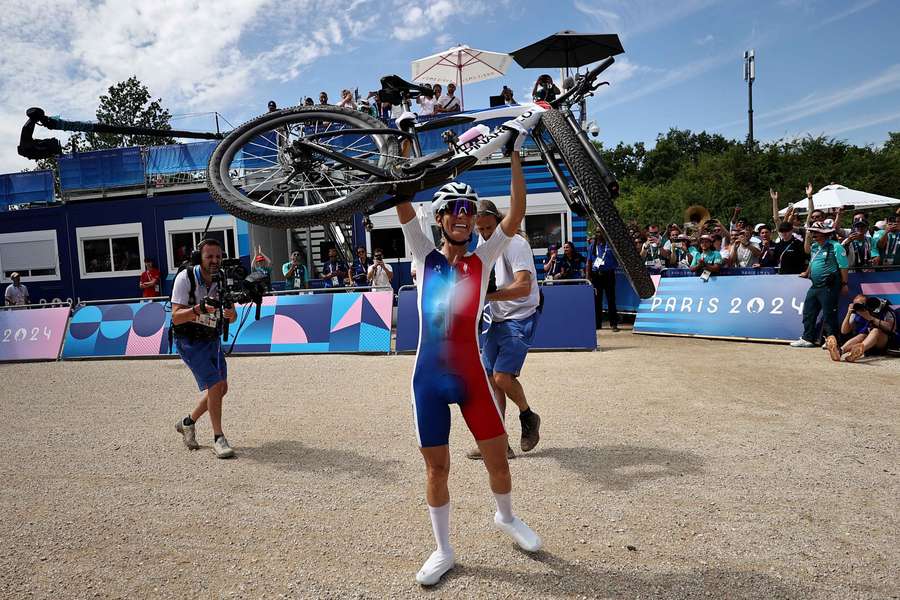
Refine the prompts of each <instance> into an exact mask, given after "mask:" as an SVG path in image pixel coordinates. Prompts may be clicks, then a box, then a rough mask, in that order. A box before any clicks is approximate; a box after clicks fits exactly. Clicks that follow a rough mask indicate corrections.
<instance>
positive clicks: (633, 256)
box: [535, 110, 656, 298]
mask: <svg viewBox="0 0 900 600" xmlns="http://www.w3.org/2000/svg"><path fill="white" fill-rule="evenodd" d="M541 126H542V127H543V128H544V129H545V130H546V131H547V133H548V134H549V135H550V138H551V139H552V140H553V143H554V145H555V146H556V151H557V152H559V154H560V156H561V157H562V159H563V162H564V163H565V164H566V167H567V168H568V170H569V174H570V176H571V177H572V178H573V179H574V180H575V183H576V184H577V186H578V188H579V193H580V194H579V195H580V197H581V199H583V202H584V208H585V210H586V211H587V213H588V215H589V216H590V217H591V218H592V219H593V221H594V222H595V223H596V224H597V226H598V227H600V228H601V229H602V230H603V232H604V233H605V234H606V239H607V241H608V242H609V245H610V246H612V249H613V252H614V253H615V255H616V258H617V259H619V264H620V265H621V266H622V269H623V270H624V271H625V275H626V276H627V277H628V280H629V281H630V282H631V285H632V287H633V288H634V290H635V291H636V292H637V293H638V296H640V297H641V298H649V297H650V296H652V295H653V294H654V293H656V289H655V287H654V285H653V280H652V279H650V273H649V272H648V271H647V267H645V266H644V261H643V259H641V255H640V253H638V251H637V249H636V248H635V247H634V243H633V242H632V240H631V236H630V235H629V234H628V228H627V227H626V226H625V222H624V221H623V220H622V217H621V215H619V211H618V210H616V205H615V204H614V203H613V200H612V198H611V197H610V195H609V190H608V189H607V188H606V186H605V185H604V184H603V181H602V180H601V178H600V176H599V175H598V174H597V171H596V168H595V167H594V164H593V162H592V161H591V158H590V157H589V156H588V154H587V151H586V150H585V149H584V146H582V145H581V142H579V141H578V137H577V136H576V135H575V133H574V132H573V131H572V129H571V127H570V126H569V123H568V122H567V121H566V118H565V117H564V116H563V114H562V113H560V112H559V111H558V110H548V111H546V112H544V113H543V114H542V115H541ZM540 134H541V132H540V131H536V132H535V135H540Z"/></svg>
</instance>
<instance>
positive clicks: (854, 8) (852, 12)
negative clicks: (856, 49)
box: [813, 0, 880, 29]
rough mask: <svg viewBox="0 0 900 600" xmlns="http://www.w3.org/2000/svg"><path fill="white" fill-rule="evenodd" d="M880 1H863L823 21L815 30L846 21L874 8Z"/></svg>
mask: <svg viewBox="0 0 900 600" xmlns="http://www.w3.org/2000/svg"><path fill="white" fill-rule="evenodd" d="M879 1H880V0H862V2H857V3H856V4H854V5H853V6H851V7H850V8H847V9H846V10H843V11H841V12H839V13H837V14H834V15H831V16H830V17H828V18H827V19H825V20H824V21H822V22H821V23H819V24H818V25H816V26H815V27H814V28H813V29H818V28H819V27H824V26H826V25H830V24H831V23H834V22H835V21H840V20H842V19H846V18H847V17H849V16H851V15H855V14H856V13H858V12H860V11H863V10H865V9H867V8H869V7H870V6H874V5H875V4H878V2H879Z"/></svg>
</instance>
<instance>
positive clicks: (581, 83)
mask: <svg viewBox="0 0 900 600" xmlns="http://www.w3.org/2000/svg"><path fill="white" fill-rule="evenodd" d="M614 62H616V59H615V58H613V57H612V56H610V57H609V58H607V59H606V60H604V61H603V62H601V63H600V64H599V65H597V66H596V67H594V69H593V70H591V71H589V72H588V73H587V74H586V75H584V76H583V77H582V78H581V79H579V80H577V82H576V84H575V85H574V86H573V87H572V89H571V90H569V91H567V92H566V93H565V94H563V95H562V96H560V97H559V98H557V99H556V100H554V101H553V102H551V103H550V106H552V107H553V108H559V107H560V106H561V105H562V104H564V103H566V102H568V100H569V98H571V97H572V96H574V95H575V94H576V93H579V92H582V93H586V92H588V91H589V90H590V87H591V85H592V84H593V83H594V80H595V79H597V76H598V75H600V73H602V72H603V71H605V70H606V69H608V68H610V67H611V66H612V64H613V63H614Z"/></svg>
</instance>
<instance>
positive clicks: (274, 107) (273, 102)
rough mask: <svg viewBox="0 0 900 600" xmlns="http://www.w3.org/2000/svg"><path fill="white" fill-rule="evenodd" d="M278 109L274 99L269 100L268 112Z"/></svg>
mask: <svg viewBox="0 0 900 600" xmlns="http://www.w3.org/2000/svg"><path fill="white" fill-rule="evenodd" d="M276 110H278V105H277V104H275V101H274V100H269V112H275V111H276Z"/></svg>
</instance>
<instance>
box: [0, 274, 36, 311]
mask: <svg viewBox="0 0 900 600" xmlns="http://www.w3.org/2000/svg"><path fill="white" fill-rule="evenodd" d="M9 278H10V279H11V280H12V283H11V284H9V286H8V287H7V288H6V293H5V294H3V297H4V298H5V300H6V305H7V306H22V305H24V304H30V303H31V298H29V297H28V288H27V287H25V284H23V283H21V277H19V274H18V273H12V274H11V275H10V276H9Z"/></svg>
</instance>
